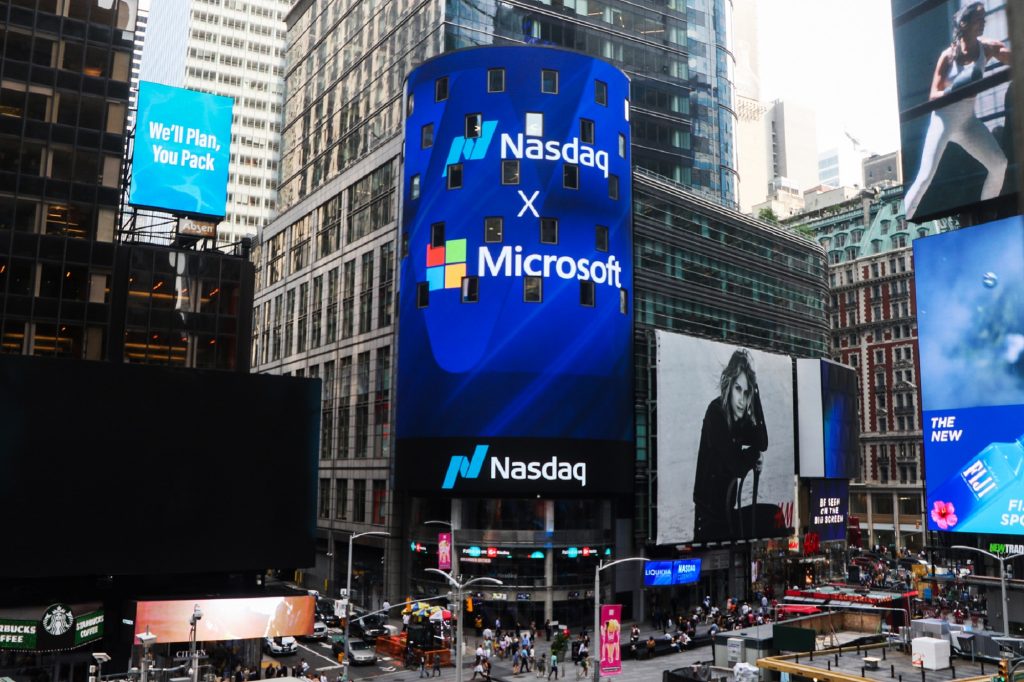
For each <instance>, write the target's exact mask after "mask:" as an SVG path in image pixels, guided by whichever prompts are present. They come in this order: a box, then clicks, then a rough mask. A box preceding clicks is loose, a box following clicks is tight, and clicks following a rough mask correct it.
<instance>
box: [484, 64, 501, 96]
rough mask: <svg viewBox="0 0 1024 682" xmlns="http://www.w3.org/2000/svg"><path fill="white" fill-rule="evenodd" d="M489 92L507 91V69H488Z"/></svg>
mask: <svg viewBox="0 0 1024 682" xmlns="http://www.w3.org/2000/svg"><path fill="white" fill-rule="evenodd" d="M487 92H505V69H487Z"/></svg>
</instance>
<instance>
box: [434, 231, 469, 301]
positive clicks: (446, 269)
mask: <svg viewBox="0 0 1024 682" xmlns="http://www.w3.org/2000/svg"><path fill="white" fill-rule="evenodd" d="M465 276H466V240H465V239H449V240H448V241H446V242H445V243H444V246H431V245H430V244H427V284H428V285H429V287H430V290H431V291H437V290H438V289H458V288H459V287H461V286H462V278H463V277H465Z"/></svg>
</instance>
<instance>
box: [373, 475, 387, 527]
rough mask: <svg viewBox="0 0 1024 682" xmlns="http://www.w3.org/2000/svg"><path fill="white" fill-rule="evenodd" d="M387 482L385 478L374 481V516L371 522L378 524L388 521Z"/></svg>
mask: <svg viewBox="0 0 1024 682" xmlns="http://www.w3.org/2000/svg"><path fill="white" fill-rule="evenodd" d="M386 503H387V484H386V483H385V482H384V481H383V480H376V481H374V482H373V512H372V513H373V517H372V518H371V520H370V522H371V523H374V524H376V525H378V526H382V525H384V523H385V522H386V519H385V514H384V512H385V511H386Z"/></svg>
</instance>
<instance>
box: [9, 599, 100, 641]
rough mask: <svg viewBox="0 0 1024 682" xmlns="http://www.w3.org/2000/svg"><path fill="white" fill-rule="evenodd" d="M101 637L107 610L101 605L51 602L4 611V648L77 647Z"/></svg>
mask: <svg viewBox="0 0 1024 682" xmlns="http://www.w3.org/2000/svg"><path fill="white" fill-rule="evenodd" d="M79 614H80V615H79ZM101 637H103V611H102V610H101V609H99V608H98V605H79V606H74V607H73V606H69V605H67V604H51V605H50V606H48V607H46V608H45V609H42V608H39V607H35V608H32V607H29V608H25V609H10V610H4V611H0V649H12V650H19V651H56V650H61V649H73V648H75V647H79V646H81V645H83V644H87V643H89V642H92V641H94V640H97V639H100V638H101Z"/></svg>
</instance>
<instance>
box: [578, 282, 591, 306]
mask: <svg viewBox="0 0 1024 682" xmlns="http://www.w3.org/2000/svg"><path fill="white" fill-rule="evenodd" d="M580 305H582V306H586V307H588V308H593V307H594V281H593V280H590V279H581V280H580Z"/></svg>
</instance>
